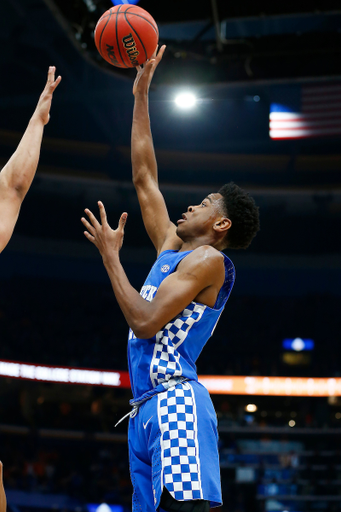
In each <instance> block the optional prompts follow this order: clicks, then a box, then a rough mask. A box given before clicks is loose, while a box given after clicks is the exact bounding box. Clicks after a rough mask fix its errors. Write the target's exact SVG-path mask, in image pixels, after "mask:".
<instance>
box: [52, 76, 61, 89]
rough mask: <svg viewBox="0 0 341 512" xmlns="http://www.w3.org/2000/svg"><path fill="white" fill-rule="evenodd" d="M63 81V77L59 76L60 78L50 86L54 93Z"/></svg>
mask: <svg viewBox="0 0 341 512" xmlns="http://www.w3.org/2000/svg"><path fill="white" fill-rule="evenodd" d="M61 81H62V77H61V76H60V75H59V76H58V78H57V79H56V80H55V81H54V82H53V84H51V85H50V88H51V90H52V92H53V91H55V89H56V88H57V87H58V85H59V84H60V82H61Z"/></svg>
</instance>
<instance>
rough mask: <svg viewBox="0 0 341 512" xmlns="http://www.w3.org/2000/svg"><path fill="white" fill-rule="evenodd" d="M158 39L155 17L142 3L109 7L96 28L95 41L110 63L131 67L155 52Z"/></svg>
mask: <svg viewBox="0 0 341 512" xmlns="http://www.w3.org/2000/svg"><path fill="white" fill-rule="evenodd" d="M158 40H159V30H158V27H157V24H156V22H155V20H154V18H153V17H152V16H151V15H150V14H149V13H148V12H147V11H145V10H144V9H142V8H141V7H137V6H136V5H130V4H121V5H116V6H115V7H112V8H111V9H108V10H107V11H106V12H105V13H104V14H103V15H102V16H101V18H100V19H99V20H98V22H97V25H96V28H95V44H96V47H97V50H98V51H99V53H100V55H101V56H102V57H103V59H105V60H106V61H107V62H109V64H112V65H113V66H117V67H119V68H132V67H135V66H138V65H140V64H143V63H144V62H146V60H147V59H150V57H151V56H152V55H153V53H154V52H155V50H156V47H157V44H158Z"/></svg>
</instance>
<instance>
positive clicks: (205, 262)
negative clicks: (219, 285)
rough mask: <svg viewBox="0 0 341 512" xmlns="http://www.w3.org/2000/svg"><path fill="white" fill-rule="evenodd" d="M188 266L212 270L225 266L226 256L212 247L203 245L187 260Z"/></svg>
mask: <svg viewBox="0 0 341 512" xmlns="http://www.w3.org/2000/svg"><path fill="white" fill-rule="evenodd" d="M185 260H187V262H186V263H187V264H190V265H194V266H209V267H211V268H212V269H216V268H219V267H220V266H224V255H223V254H222V253H221V252H220V251H218V250H217V249H215V248H214V247H212V246H211V245H201V246H200V247H197V248H196V249H194V250H193V251H192V252H191V253H190V254H189V255H188V256H187V257H186V258H184V262H185Z"/></svg>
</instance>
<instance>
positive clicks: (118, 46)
mask: <svg viewBox="0 0 341 512" xmlns="http://www.w3.org/2000/svg"><path fill="white" fill-rule="evenodd" d="M122 5H123V4H122ZM122 5H120V6H119V8H118V10H117V13H116V14H118V13H119V12H120V9H121V7H122ZM122 14H123V13H122ZM117 21H118V16H116V44H117V48H118V51H119V52H120V57H121V61H122V62H123V64H124V65H125V67H126V68H129V66H127V64H126V63H125V62H124V59H123V57H122V54H121V48H120V45H119V41H118V32H117Z"/></svg>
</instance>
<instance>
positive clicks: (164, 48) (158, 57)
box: [156, 44, 166, 63]
mask: <svg viewBox="0 0 341 512" xmlns="http://www.w3.org/2000/svg"><path fill="white" fill-rule="evenodd" d="M165 50H166V45H165V44H163V45H162V46H161V48H160V50H159V53H158V54H157V57H156V60H157V63H159V62H160V60H161V59H162V57H163V54H164V53H165Z"/></svg>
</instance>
